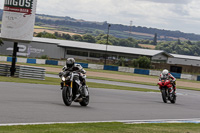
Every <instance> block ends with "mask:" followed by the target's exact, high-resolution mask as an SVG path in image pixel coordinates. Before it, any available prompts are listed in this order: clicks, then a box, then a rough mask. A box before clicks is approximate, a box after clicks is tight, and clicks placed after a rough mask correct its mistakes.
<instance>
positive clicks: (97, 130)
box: [0, 122, 200, 133]
mask: <svg viewBox="0 0 200 133" xmlns="http://www.w3.org/2000/svg"><path fill="white" fill-rule="evenodd" d="M199 132H200V124H192V123H178V124H175V123H172V124H124V123H119V122H113V123H112V122H110V123H109V122H108V123H78V124H51V125H26V126H2V127H0V133H199Z"/></svg>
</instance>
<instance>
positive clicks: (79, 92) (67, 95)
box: [59, 71, 89, 106]
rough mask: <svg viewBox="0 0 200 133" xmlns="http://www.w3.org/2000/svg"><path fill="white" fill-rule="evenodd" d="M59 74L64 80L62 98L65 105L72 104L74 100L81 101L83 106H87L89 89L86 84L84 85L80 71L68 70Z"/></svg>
mask: <svg viewBox="0 0 200 133" xmlns="http://www.w3.org/2000/svg"><path fill="white" fill-rule="evenodd" d="M59 75H60V78H61V80H62V82H61V86H62V88H61V89H62V98H63V102H64V103H65V105H66V106H70V105H71V103H72V102H73V101H74V102H79V103H80V105H81V106H87V105H88V104H89V90H88V87H87V86H86V85H84V86H82V84H81V81H80V79H79V73H78V72H69V71H66V72H62V74H59ZM84 78H86V75H84Z"/></svg>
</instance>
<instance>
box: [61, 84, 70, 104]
mask: <svg viewBox="0 0 200 133" xmlns="http://www.w3.org/2000/svg"><path fill="white" fill-rule="evenodd" d="M70 89H71V88H70V87H63V91H62V98H63V102H64V103H65V105H66V106H70V105H71V103H72V96H70Z"/></svg>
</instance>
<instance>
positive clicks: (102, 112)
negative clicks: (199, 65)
mask: <svg viewBox="0 0 200 133" xmlns="http://www.w3.org/2000/svg"><path fill="white" fill-rule="evenodd" d="M90 98H91V99H90V103H89V106H88V107H81V106H80V105H79V104H78V103H72V106H70V107H67V106H65V105H64V103H63V101H62V97H61V90H60V89H59V86H55V85H38V84H25V83H7V82H0V124H8V123H38V122H78V121H111V120H152V119H189V118H200V106H199V103H200V92H198V91H188V90H178V97H177V103H176V104H171V103H167V104H165V103H163V102H162V99H161V94H160V93H147V92H134V91H123V90H109V89H97V88H90Z"/></svg>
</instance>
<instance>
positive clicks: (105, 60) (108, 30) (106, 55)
mask: <svg viewBox="0 0 200 133" xmlns="http://www.w3.org/2000/svg"><path fill="white" fill-rule="evenodd" d="M110 26H111V24H108V32H107V41H106V52H105V61H104V65H106V58H107V48H108V38H109V30H110Z"/></svg>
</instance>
